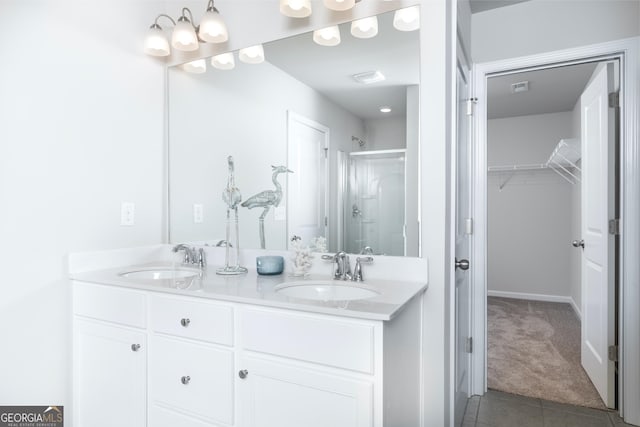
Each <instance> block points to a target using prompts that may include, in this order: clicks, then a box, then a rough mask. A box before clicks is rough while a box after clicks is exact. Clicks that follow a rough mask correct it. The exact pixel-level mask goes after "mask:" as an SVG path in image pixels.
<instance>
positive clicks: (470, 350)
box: [465, 337, 473, 353]
mask: <svg viewBox="0 0 640 427" xmlns="http://www.w3.org/2000/svg"><path fill="white" fill-rule="evenodd" d="M465 351H466V352H467V353H473V337H467V344H466V348H465Z"/></svg>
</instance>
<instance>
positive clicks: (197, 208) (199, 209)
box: [193, 203, 204, 224]
mask: <svg viewBox="0 0 640 427" xmlns="http://www.w3.org/2000/svg"><path fill="white" fill-rule="evenodd" d="M203 220H204V207H203V206H202V204H201V203H194V204H193V222H194V223H195V224H202V221H203Z"/></svg>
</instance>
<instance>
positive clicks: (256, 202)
mask: <svg viewBox="0 0 640 427" xmlns="http://www.w3.org/2000/svg"><path fill="white" fill-rule="evenodd" d="M271 169H272V170H273V175H272V176H271V181H273V185H274V186H275V187H276V189H275V190H265V191H261V192H259V193H258V194H255V195H253V196H251V197H249V198H248V199H247V200H245V201H244V202H242V205H241V206H242V207H243V208H249V209H253V208H264V211H262V215H260V246H261V248H262V249H265V242H264V219H265V217H266V216H267V214H268V213H269V210H270V209H271V206H276V207H277V206H280V201H281V200H282V186H281V185H280V183H279V182H278V175H280V174H281V173H293V171H292V170H289V169H287V167H286V166H271Z"/></svg>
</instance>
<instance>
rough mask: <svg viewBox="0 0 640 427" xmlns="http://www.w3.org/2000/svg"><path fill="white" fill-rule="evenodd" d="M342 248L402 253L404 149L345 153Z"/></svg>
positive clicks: (398, 254)
mask: <svg viewBox="0 0 640 427" xmlns="http://www.w3.org/2000/svg"><path fill="white" fill-rule="evenodd" d="M345 211H346V212H345V215H346V218H345V225H346V230H345V235H346V250H347V252H350V253H356V254H359V253H370V254H380V255H382V254H384V255H397V256H402V255H404V254H405V236H404V230H405V150H385V151H369V152H367V151H360V152H355V153H350V154H349V183H348V197H347V207H346V209H345Z"/></svg>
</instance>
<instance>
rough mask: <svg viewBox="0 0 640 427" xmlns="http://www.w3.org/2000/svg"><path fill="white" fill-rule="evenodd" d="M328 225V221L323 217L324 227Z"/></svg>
mask: <svg viewBox="0 0 640 427" xmlns="http://www.w3.org/2000/svg"><path fill="white" fill-rule="evenodd" d="M328 225H329V219H328V218H327V217H326V216H325V217H324V226H325V227H326V226H328Z"/></svg>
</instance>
